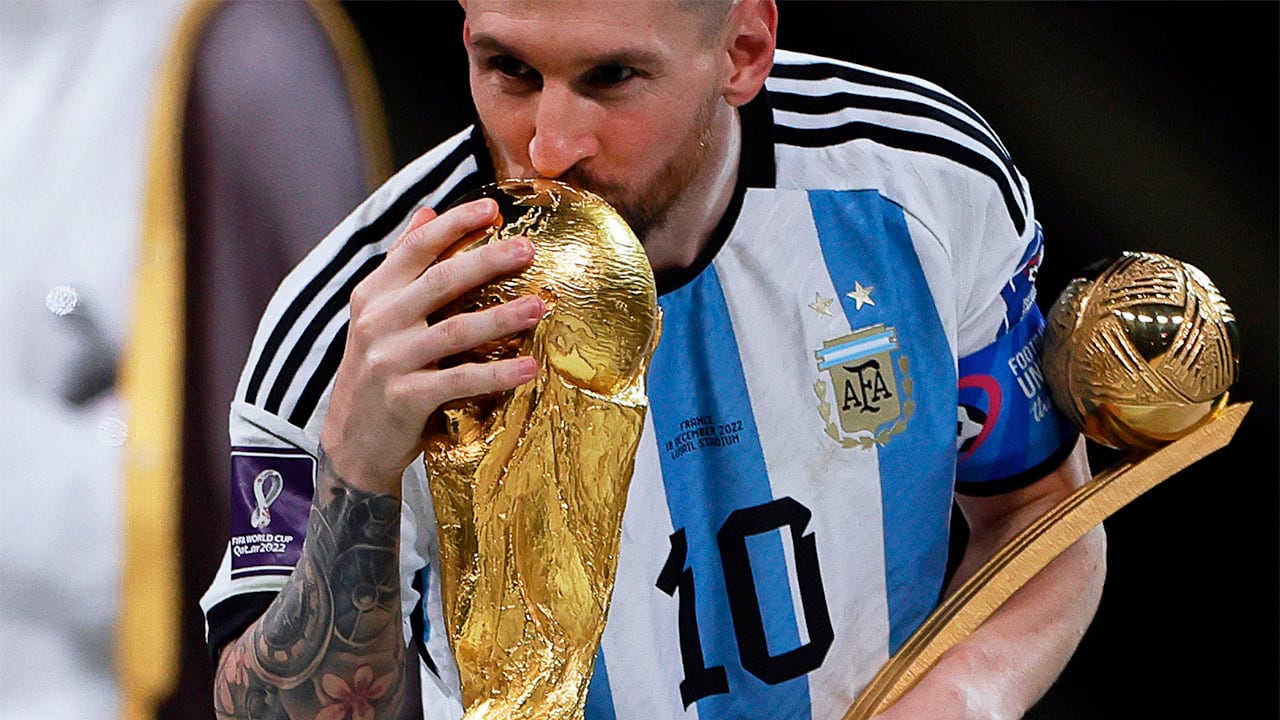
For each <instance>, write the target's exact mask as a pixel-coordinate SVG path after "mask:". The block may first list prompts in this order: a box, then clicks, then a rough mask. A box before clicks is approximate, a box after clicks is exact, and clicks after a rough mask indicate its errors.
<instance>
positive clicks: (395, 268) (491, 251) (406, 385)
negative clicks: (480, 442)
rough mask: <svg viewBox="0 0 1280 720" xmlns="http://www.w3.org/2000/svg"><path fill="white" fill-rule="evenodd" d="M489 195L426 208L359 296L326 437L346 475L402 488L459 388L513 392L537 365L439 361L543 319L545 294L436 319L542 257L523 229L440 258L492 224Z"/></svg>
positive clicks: (365, 485)
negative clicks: (434, 416) (438, 209)
mask: <svg viewBox="0 0 1280 720" xmlns="http://www.w3.org/2000/svg"><path fill="white" fill-rule="evenodd" d="M497 217H498V206H497V203H495V202H494V201H493V200H490V199H484V200H477V201H475V202H471V203H467V204H465V205H460V206H458V207H456V208H452V209H450V210H448V211H446V212H445V213H444V214H443V215H440V216H439V217H437V216H436V215H435V213H434V212H433V211H431V210H429V209H420V210H418V211H417V212H416V213H415V214H414V216H413V218H412V219H411V221H410V222H409V227H408V229H406V230H405V232H404V234H403V235H401V236H400V238H399V239H397V240H396V242H395V244H393V245H392V247H391V249H390V250H388V251H387V258H386V260H385V261H384V262H383V263H382V265H380V266H379V267H378V268H377V269H376V270H374V271H373V272H372V273H370V274H369V276H368V277H367V278H365V279H364V281H363V282H361V283H360V284H359V285H357V286H356V288H355V290H354V292H352V294H351V321H350V326H349V329H348V331H347V344H346V349H345V350H344V352H343V356H342V363H341V364H340V365H339V366H338V371H337V375H336V377H335V380H334V387H333V393H332V396H331V398H330V401H329V411H328V414H327V416H326V418H325V424H324V430H323V431H322V433H321V444H322V445H323V447H324V449H325V453H326V454H327V456H328V458H329V461H330V462H331V463H332V464H333V468H334V470H335V472H336V473H337V474H338V476H339V477H342V478H344V479H345V480H346V482H348V483H350V484H351V485H352V486H354V487H357V488H361V489H364V490H367V491H370V492H376V493H388V494H393V495H396V496H399V494H400V476H401V474H402V473H403V472H404V469H405V467H407V466H408V464H409V463H410V462H412V461H413V458H414V457H416V456H417V455H418V453H419V452H421V445H422V433H423V429H424V427H425V425H426V421H427V418H428V417H429V416H430V415H431V413H432V412H434V411H435V410H436V408H438V407H439V406H440V405H442V404H444V403H446V402H448V401H450V400H455V399H458V398H464V397H470V396H473V395H481V394H485V393H492V392H500V391H503V390H509V389H511V388H513V387H516V386H517V385H520V384H521V383H525V382H528V381H529V380H532V379H533V378H534V376H535V375H536V374H537V371H538V364H537V361H536V360H534V359H533V358H531V357H517V358H510V359H506V360H497V361H493V362H487V363H467V364H461V365H457V366H454V367H450V368H447V369H439V368H438V367H437V366H436V364H437V363H438V362H439V361H440V360H442V359H444V358H447V357H449V356H451V355H455V354H457V353H459V352H462V351H464V350H469V349H471V348H474V347H476V346H477V345H480V344H481V343H484V342H488V341H491V340H497V339H499V338H502V337H505V336H507V335H511V334H513V333H517V332H521V331H523V330H527V329H529V328H530V327H533V326H534V325H535V324H537V322H538V320H539V319H540V318H541V317H542V316H543V314H544V312H545V311H546V307H545V305H544V303H543V301H542V300H541V298H538V297H536V296H529V297H523V298H520V299H518V300H515V301H512V302H510V303H506V304H503V305H498V306H495V307H491V308H488V309H485V310H482V311H479V312H474V313H463V314H459V315H455V316H453V317H450V318H448V319H446V320H443V321H440V322H438V323H436V324H434V325H429V324H428V323H427V321H426V318H427V317H428V316H429V315H431V314H432V313H434V312H435V311H437V310H439V309H440V308H442V307H444V306H445V305H446V304H448V303H449V302H450V301H452V300H454V299H456V298H457V297H459V296H460V295H462V294H464V293H465V292H467V291H468V290H471V289H473V288H475V287H477V286H479V285H482V284H484V283H486V282H489V281H490V280H493V279H495V278H497V277H501V276H503V275H507V274H510V273H513V272H517V271H519V270H521V269H522V268H524V267H526V266H528V264H529V263H530V262H531V261H532V259H533V245H532V244H531V243H530V242H529V241H528V240H527V239H524V238H518V239H514V240H509V241H505V242H501V243H494V244H490V245H485V246H483V247H480V248H477V249H475V250H471V251H468V252H463V253H458V254H457V255H454V256H452V257H450V258H449V259H447V260H442V261H440V262H439V263H436V259H437V258H438V257H439V256H440V254H441V253H443V252H444V251H445V250H447V249H448V248H450V247H452V246H453V245H454V244H455V243H457V242H458V241H459V240H460V239H462V238H463V237H464V236H466V235H467V234H468V233H471V232H473V231H476V230H479V229H482V228H484V227H485V226H487V225H491V224H493V223H494V222H495V221H496V220H497Z"/></svg>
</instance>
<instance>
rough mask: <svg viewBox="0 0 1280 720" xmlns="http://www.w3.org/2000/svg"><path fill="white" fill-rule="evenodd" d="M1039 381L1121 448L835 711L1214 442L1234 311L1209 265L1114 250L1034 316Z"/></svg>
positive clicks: (895, 679)
mask: <svg viewBox="0 0 1280 720" xmlns="http://www.w3.org/2000/svg"><path fill="white" fill-rule="evenodd" d="M1046 324H1047V325H1046V328H1045V334H1044V340H1043V342H1044V346H1043V365H1044V374H1045V379H1046V380H1047V381H1048V383H1049V387H1050V390H1051V392H1052V393H1053V398H1054V402H1055V403H1056V404H1057V405H1058V406H1059V408H1060V409H1061V410H1062V411H1063V412H1064V413H1065V414H1066V415H1068V416H1069V417H1070V418H1071V419H1072V420H1073V421H1074V422H1075V423H1076V424H1077V425H1078V426H1079V427H1080V429H1081V431H1082V432H1083V433H1084V434H1085V436H1086V437H1088V438H1089V439H1090V440H1093V441H1094V442H1098V443H1101V444H1103V445H1106V446H1108V447H1112V448H1117V449H1122V450H1128V451H1129V455H1128V457H1127V458H1125V459H1124V460H1121V461H1119V462H1117V463H1116V464H1115V465H1113V466H1111V467H1109V468H1107V469H1106V470H1104V471H1103V472H1102V473H1100V474H1098V475H1097V476H1095V477H1094V478H1093V479H1092V480H1090V481H1089V482H1087V483H1085V484H1084V485H1083V486H1082V487H1080V488H1079V489H1077V490H1076V491H1075V492H1074V493H1072V494H1071V495H1070V496H1068V497H1067V498H1066V499H1064V500H1063V501H1062V502H1060V503H1059V504H1058V505H1056V506H1055V507H1053V508H1052V509H1051V510H1049V511H1048V512H1047V513H1045V514H1044V515H1043V516H1042V517H1040V518H1039V519H1038V520H1036V521H1035V522H1033V523H1032V524H1031V525H1030V526H1028V527H1027V528H1025V529H1024V530H1023V531H1022V532H1021V533H1020V534H1018V535H1017V536H1016V537H1014V538H1013V539H1012V540H1011V541H1009V543H1008V544H1006V545H1005V546H1004V547H1003V548H1001V549H1000V550H999V551H998V552H997V553H996V554H995V556H993V557H992V558H991V560H989V561H988V562H987V564H986V565H984V566H982V567H981V568H979V570H978V571H977V572H976V573H975V574H974V575H973V577H971V578H969V579H968V581H966V582H965V583H964V584H963V585H961V586H960V588H959V589H957V590H956V592H955V593H954V594H952V595H951V596H950V597H948V598H947V599H946V600H945V601H944V602H943V603H942V604H941V605H939V607H938V608H937V609H936V610H935V611H934V612H933V613H932V614H931V615H930V616H929V617H928V618H927V619H926V620H925V622H924V623H923V624H921V626H920V627H919V628H918V629H917V630H916V632H915V633H914V634H913V635H912V636H911V637H910V638H909V639H908V640H907V642H906V643H905V644H904V645H903V646H902V648H901V649H899V651H898V653H897V654H895V655H894V656H893V657H892V658H890V659H889V662H888V663H886V664H885V666H884V667H883V668H881V670H880V672H879V673H878V674H877V675H876V676H875V677H874V678H873V679H872V680H871V682H870V683H869V684H868V685H867V687H866V688H864V689H863V691H862V694H861V695H860V696H859V697H858V700H857V701H856V702H855V703H854V705H853V707H852V708H851V709H850V710H849V712H848V713H847V714H846V715H845V720H867V718H870V717H872V716H873V715H875V714H877V713H879V712H882V711H883V710H885V709H886V708H888V707H889V706H890V705H892V704H893V703H894V702H896V701H897V700H898V699H899V698H901V697H902V695H903V694H905V693H906V692H907V691H908V690H910V689H911V688H912V687H913V686H914V685H915V683H916V682H917V681H918V680H919V679H920V678H921V677H922V676H923V675H924V674H925V673H926V672H928V671H929V669H930V668H932V667H933V665H934V664H935V663H936V662H937V660H938V658H939V657H940V656H941V655H942V654H943V653H944V652H946V651H947V650H948V649H950V648H951V647H952V646H954V645H955V644H956V643H958V642H960V641H961V640H963V639H964V638H965V637H967V636H968V635H969V634H970V633H972V632H973V631H974V630H976V629H977V628H978V626H979V625H981V624H982V622H983V621H984V620H986V619H987V618H988V617H989V616H990V615H991V614H992V613H993V612H994V611H995V609H996V608H998V607H999V606H1000V605H1001V604H1002V603H1003V602H1004V601H1005V600H1007V599H1008V598H1009V597H1010V596H1011V595H1013V593H1014V592H1015V591H1016V590H1017V589H1018V588H1020V587H1022V586H1023V585H1024V584H1025V583H1026V582H1027V581H1028V580H1030V579H1031V578H1032V577H1033V576H1035V574H1036V573H1038V572H1039V571H1040V570H1041V569H1042V568H1043V567H1044V566H1045V565H1047V564H1048V563H1049V562H1050V561H1051V560H1052V559H1053V558H1055V557H1057V556H1058V554H1060V553H1061V552H1062V551H1063V550H1065V549H1066V548H1068V547H1069V546H1070V545H1071V544H1072V543H1074V542H1075V541H1076V540H1078V539H1080V538H1081V537H1082V536H1083V535H1084V534H1085V533H1087V532H1088V531H1089V530H1091V529H1092V528H1094V527H1095V526H1097V525H1098V524H1099V523H1101V522H1102V521H1103V520H1104V519H1105V518H1107V517H1109V516H1110V515H1112V514H1113V513H1114V512H1116V511H1117V510H1119V509H1120V508H1121V507H1123V506H1125V505H1126V504H1128V503H1129V502H1131V501H1132V500H1134V499H1135V498H1137V497H1138V496H1139V495H1141V494H1143V493H1144V492H1146V491H1147V490H1150V489H1151V488H1153V487H1155V486H1156V485H1157V484H1159V483H1161V482H1163V481H1164V480H1166V479H1167V478H1169V477H1170V476H1172V475H1174V474H1175V473H1177V472H1179V471H1181V470H1182V469H1183V468H1185V467H1187V466H1188V465H1190V464H1192V463H1194V462H1196V461H1198V460H1200V459H1201V458H1203V457H1205V456H1206V455H1208V454H1209V453H1211V452H1213V451H1215V450H1218V449H1220V448H1222V447H1224V446H1226V445H1227V443H1229V442H1230V441H1231V438H1232V436H1233V435H1234V434H1235V431H1236V429H1237V428H1238V427H1239V425H1240V422H1241V420H1242V419H1243V418H1244V415H1245V413H1246V412H1248V410H1249V407H1250V404H1249V403H1235V404H1228V403H1227V395H1228V388H1229V387H1230V386H1231V384H1232V383H1233V382H1234V381H1235V379H1236V376H1237V374H1238V372H1239V348H1238V340H1237V335H1236V328H1235V318H1234V316H1233V315H1232V313H1231V309H1230V307H1228V305H1227V303H1226V301H1225V300H1224V299H1223V297H1222V295H1221V294H1220V293H1219V292H1218V289H1217V288H1216V287H1215V286H1214V285H1213V283H1212V282H1211V281H1210V280H1209V278H1208V277H1206V276H1205V274H1204V273H1203V272H1201V271H1200V270H1198V269H1197V268H1195V267H1194V266H1192V265H1189V264H1187V263H1183V262H1180V261H1178V260H1175V259H1173V258H1170V257H1167V256H1164V255H1159V254H1155V253H1137V252H1126V253H1123V254H1122V255H1121V256H1120V257H1119V258H1117V259H1115V260H1114V261H1112V262H1110V263H1108V264H1106V265H1105V267H1102V268H1101V269H1100V270H1099V271H1098V272H1096V273H1094V274H1092V276H1091V277H1086V278H1078V279H1076V280H1074V281H1072V282H1071V283H1070V284H1069V285H1068V286H1067V288H1066V289H1065V290H1064V291H1063V292H1062V294H1061V295H1060V296H1059V297H1058V299H1057V302H1056V303H1055V304H1054V306H1053V308H1052V309H1051V310H1050V311H1049V315H1048V317H1047V318H1046Z"/></svg>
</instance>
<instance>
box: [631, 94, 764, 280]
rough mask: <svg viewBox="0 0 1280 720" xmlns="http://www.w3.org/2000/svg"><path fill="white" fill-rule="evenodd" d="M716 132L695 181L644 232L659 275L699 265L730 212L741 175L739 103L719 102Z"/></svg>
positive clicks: (712, 133)
mask: <svg viewBox="0 0 1280 720" xmlns="http://www.w3.org/2000/svg"><path fill="white" fill-rule="evenodd" d="M712 122H713V125H712V132H711V133H710V136H711V138H713V139H712V141H711V142H712V143H713V147H712V148H711V151H710V153H708V156H707V161H706V162H705V163H704V164H703V166H702V168H701V169H700V170H699V171H698V174H697V175H696V176H695V177H694V179H693V182H691V183H690V184H689V187H688V188H687V189H686V190H685V191H684V193H682V194H681V196H680V198H679V199H678V200H676V202H675V204H674V205H672V206H671V208H670V210H668V212H667V214H666V217H665V218H664V219H663V222H661V223H660V224H658V225H655V226H654V227H652V228H650V229H649V231H648V232H647V233H645V237H644V249H645V253H647V254H648V256H649V264H650V265H652V266H653V271H654V273H655V274H657V275H662V274H664V273H672V272H678V271H680V270H684V269H685V268H687V267H689V266H690V265H693V263H694V262H695V261H696V260H697V259H698V257H699V256H700V255H701V254H702V252H703V251H704V250H705V249H706V247H707V243H709V242H710V241H711V235H712V233H713V232H714V231H715V228H716V226H717V225H718V224H719V223H720V219H721V218H723V217H724V213H725V210H727V209H728V207H729V201H730V200H731V199H732V198H733V190H734V187H735V185H736V184H737V179H738V162H739V157H740V155H741V149H742V123H741V121H740V120H739V119H738V110H737V108H734V107H730V106H728V105H724V106H721V107H720V108H718V111H717V113H716V117H715V119H714V120H713V121H712Z"/></svg>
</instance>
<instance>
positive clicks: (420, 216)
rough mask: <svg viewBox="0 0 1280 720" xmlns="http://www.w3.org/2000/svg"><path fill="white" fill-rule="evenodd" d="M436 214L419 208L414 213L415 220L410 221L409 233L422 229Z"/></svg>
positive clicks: (427, 209)
mask: <svg viewBox="0 0 1280 720" xmlns="http://www.w3.org/2000/svg"><path fill="white" fill-rule="evenodd" d="M434 215H435V213H433V212H432V211H431V209H430V208H418V209H417V210H414V211H413V218H412V219H410V220H409V232H413V231H414V230H417V229H418V228H420V227H422V226H423V225H425V224H426V223H427V221H428V220H430V219H431V218H432V217H433V216H434Z"/></svg>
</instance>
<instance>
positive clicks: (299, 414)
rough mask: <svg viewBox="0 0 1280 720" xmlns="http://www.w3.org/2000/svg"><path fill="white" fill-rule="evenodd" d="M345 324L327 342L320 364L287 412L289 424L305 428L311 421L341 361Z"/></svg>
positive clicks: (344, 339) (345, 333) (345, 340)
mask: <svg viewBox="0 0 1280 720" xmlns="http://www.w3.org/2000/svg"><path fill="white" fill-rule="evenodd" d="M347 326H348V324H347V323H343V324H342V328H341V329H339V330H338V333H337V335H335V336H334V338H333V341H332V342H330V343H329V348H328V349H327V350H325V351H324V357H322V358H320V365H319V366H318V367H316V371H315V372H314V373H312V374H311V379H309V380H307V384H306V386H305V387H303V388H302V394H301V395H300V396H298V403H297V404H296V405H294V406H293V411H292V412H290V413H289V424H290V425H296V426H297V427H300V428H305V427H306V426H307V423H308V422H310V421H311V416H312V414H314V413H315V411H316V406H317V405H319V404H320V398H321V396H323V395H324V389H325V388H326V387H328V386H329V381H330V380H332V379H333V376H334V375H335V374H336V373H337V372H338V363H340V362H342V351H343V349H345V347H346V345H347Z"/></svg>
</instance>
